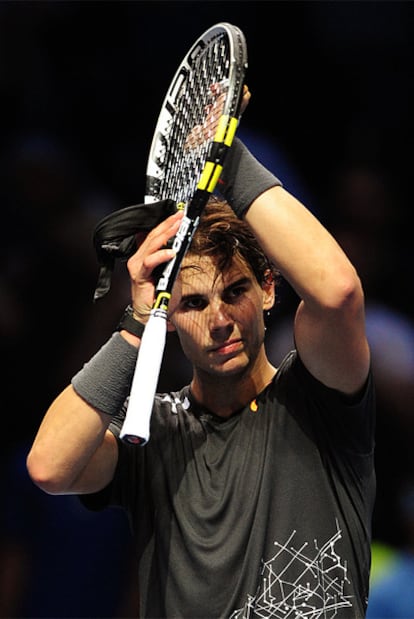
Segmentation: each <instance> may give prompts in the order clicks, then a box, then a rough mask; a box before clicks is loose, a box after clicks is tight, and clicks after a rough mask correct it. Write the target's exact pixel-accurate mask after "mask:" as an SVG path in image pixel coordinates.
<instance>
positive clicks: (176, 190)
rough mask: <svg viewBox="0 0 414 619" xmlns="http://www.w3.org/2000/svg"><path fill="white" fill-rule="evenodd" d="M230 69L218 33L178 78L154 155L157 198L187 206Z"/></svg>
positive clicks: (216, 120)
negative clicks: (158, 168) (159, 170)
mask: <svg viewBox="0 0 414 619" xmlns="http://www.w3.org/2000/svg"><path fill="white" fill-rule="evenodd" d="M230 68H231V67H230V54H229V45H228V41H227V39H226V38H225V37H223V36H218V37H217V38H216V39H215V40H213V41H211V42H210V44H209V45H207V46H206V47H205V48H204V49H203V51H202V53H200V54H199V55H198V57H197V58H196V59H195V62H194V65H193V67H192V69H191V70H190V71H189V72H188V74H187V75H186V79H184V80H183V81H182V84H181V88H180V91H179V93H178V96H177V97H176V107H175V110H174V115H173V116H172V117H171V122H169V123H168V124H167V125H166V127H165V132H164V140H163V141H162V144H164V146H163V150H164V153H163V154H162V155H161V156H160V157H159V158H158V162H159V163H160V162H162V173H163V177H161V178H160V179H159V180H160V182H159V185H158V187H157V189H158V191H159V195H158V198H161V197H164V198H165V197H168V198H171V199H173V200H175V201H176V203H184V204H185V205H188V202H189V201H190V199H191V197H192V196H193V195H194V192H195V190H196V186H197V182H198V177H199V175H200V173H201V171H202V169H203V167H204V165H205V162H206V159H207V158H208V155H209V150H210V146H211V143H212V142H213V141H214V137H215V135H216V132H217V128H218V124H219V120H220V117H221V115H222V114H223V110H224V104H225V101H226V94H227V90H228V85H229V73H230Z"/></svg>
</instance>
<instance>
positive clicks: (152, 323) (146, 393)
mask: <svg viewBox="0 0 414 619" xmlns="http://www.w3.org/2000/svg"><path fill="white" fill-rule="evenodd" d="M166 336H167V312H165V311H163V310H160V309H155V310H152V312H151V315H150V317H149V320H148V322H147V324H146V325H145V329H144V333H143V335H142V339H141V345H140V348H139V353H138V359H137V364H136V367H135V372H134V377H133V379H132V385H131V393H130V396H129V402H128V408H127V412H126V415H125V420H124V423H123V426H122V429H121V433H120V435H119V436H120V438H121V439H122V440H123V441H124V442H126V443H131V444H133V445H141V446H142V445H145V444H146V443H147V442H148V440H149V436H150V421H151V413H152V407H153V404H154V398H155V392H156V389H157V384H158V378H159V374H160V369H161V363H162V358H163V355H164V348H165V340H166Z"/></svg>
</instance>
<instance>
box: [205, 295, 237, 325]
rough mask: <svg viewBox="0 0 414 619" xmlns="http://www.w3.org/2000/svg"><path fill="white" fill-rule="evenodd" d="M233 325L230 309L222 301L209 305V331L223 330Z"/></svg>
mask: <svg viewBox="0 0 414 619" xmlns="http://www.w3.org/2000/svg"><path fill="white" fill-rule="evenodd" d="M232 323H233V318H232V316H231V311H230V308H229V307H228V305H227V304H226V303H224V302H223V301H217V302H214V303H211V304H210V313H209V327H210V329H211V330H217V329H223V328H226V327H228V326H229V325H231V324H232Z"/></svg>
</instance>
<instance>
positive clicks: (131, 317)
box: [116, 305, 145, 338]
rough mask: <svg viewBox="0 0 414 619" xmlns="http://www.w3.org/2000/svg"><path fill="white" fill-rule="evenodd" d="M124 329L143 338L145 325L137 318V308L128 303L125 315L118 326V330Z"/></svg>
mask: <svg viewBox="0 0 414 619" xmlns="http://www.w3.org/2000/svg"><path fill="white" fill-rule="evenodd" d="M122 329H125V331H128V333H132V335H136V336H137V337H139V338H141V337H142V334H143V333H144V329H145V325H144V324H143V323H142V322H139V320H137V319H136V318H135V310H134V308H133V307H132V305H127V307H126V308H125V312H124V315H123V316H122V318H121V320H120V321H119V323H118V326H117V328H116V330H117V331H122Z"/></svg>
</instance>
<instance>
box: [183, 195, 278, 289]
mask: <svg viewBox="0 0 414 619" xmlns="http://www.w3.org/2000/svg"><path fill="white" fill-rule="evenodd" d="M189 253H190V254H191V253H194V254H198V255H201V256H202V255H210V256H213V257H214V260H215V262H216V264H217V266H218V267H219V269H220V270H221V271H223V270H226V269H227V268H229V267H230V265H231V263H232V261H233V259H234V258H235V257H237V256H238V257H240V258H241V259H242V260H243V261H244V262H245V263H247V265H248V266H249V267H250V269H251V270H252V272H253V273H254V275H255V277H256V279H257V281H258V282H259V284H260V285H262V283H264V282H265V281H266V280H268V278H269V277H272V278H273V279H274V280H278V278H279V272H278V271H277V269H276V268H275V267H274V265H273V264H272V263H271V262H270V260H269V258H268V257H267V256H266V254H265V253H264V252H263V250H262V248H261V247H260V245H259V243H258V242H257V240H256V237H255V236H254V235H253V233H252V231H251V230H250V228H249V226H248V225H247V224H246V223H245V222H244V221H242V220H241V219H239V218H238V217H237V215H235V214H234V212H233V211H232V209H231V208H230V206H229V205H228V203H227V202H226V201H225V200H220V199H219V198H217V197H216V196H212V197H210V199H209V201H208V203H207V206H206V207H205V209H204V211H203V214H202V216H201V218H200V222H199V224H198V227H197V230H196V232H195V234H194V237H193V239H192V241H191V246H190V249H189Z"/></svg>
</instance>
